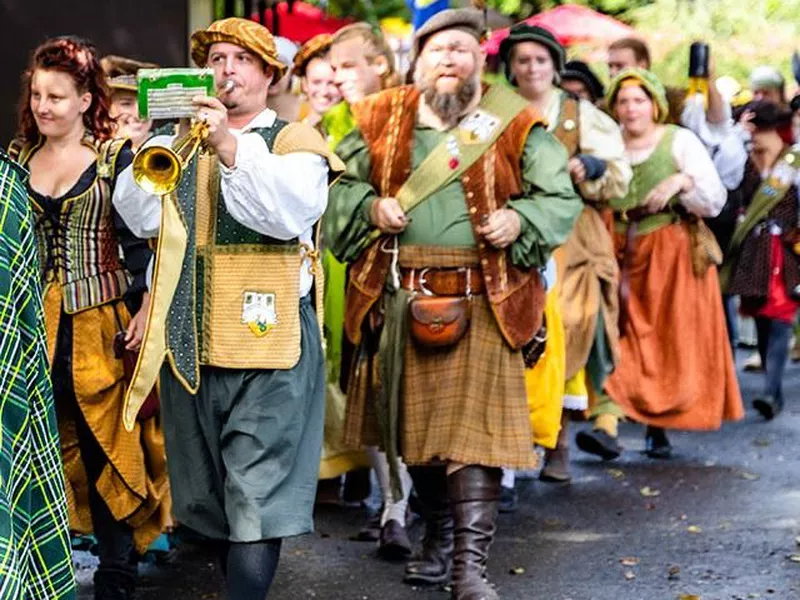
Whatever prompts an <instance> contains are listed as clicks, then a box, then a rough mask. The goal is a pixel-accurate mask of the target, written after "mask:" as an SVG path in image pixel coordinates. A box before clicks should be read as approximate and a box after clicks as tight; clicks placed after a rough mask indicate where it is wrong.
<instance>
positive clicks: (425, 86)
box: [419, 77, 478, 124]
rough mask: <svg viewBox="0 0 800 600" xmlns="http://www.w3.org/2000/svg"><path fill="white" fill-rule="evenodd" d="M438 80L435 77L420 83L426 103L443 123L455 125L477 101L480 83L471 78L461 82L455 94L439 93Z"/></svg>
mask: <svg viewBox="0 0 800 600" xmlns="http://www.w3.org/2000/svg"><path fill="white" fill-rule="evenodd" d="M436 80H437V78H435V77H434V78H432V79H423V80H422V81H420V82H419V86H420V87H421V91H422V94H423V97H424V98H425V103H426V104H427V105H428V107H429V108H430V109H431V110H432V111H433V113H434V114H435V115H436V116H437V117H439V119H441V121H442V123H448V124H454V123H455V122H456V121H457V120H458V119H459V117H461V115H463V114H464V111H466V109H467V107H469V105H470V104H471V103H472V101H473V100H474V99H475V93H476V92H477V90H478V81H477V80H476V79H475V78H474V77H470V78H469V79H464V80H462V81H460V82H459V84H458V88H457V89H456V91H455V92H438V91H437V90H436Z"/></svg>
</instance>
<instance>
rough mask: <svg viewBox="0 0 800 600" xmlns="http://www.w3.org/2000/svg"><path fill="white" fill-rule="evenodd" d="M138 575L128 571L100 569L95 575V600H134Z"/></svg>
mask: <svg viewBox="0 0 800 600" xmlns="http://www.w3.org/2000/svg"><path fill="white" fill-rule="evenodd" d="M135 592H136V575H135V574H133V573H132V572H131V571H130V570H127V569H112V568H103V567H99V568H98V569H97V571H96V572H95V574H94V600H133V598H134V597H135V596H134V594H135Z"/></svg>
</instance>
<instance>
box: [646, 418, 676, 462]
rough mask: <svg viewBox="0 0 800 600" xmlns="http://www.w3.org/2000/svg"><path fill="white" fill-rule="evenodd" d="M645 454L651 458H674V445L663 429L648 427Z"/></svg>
mask: <svg viewBox="0 0 800 600" xmlns="http://www.w3.org/2000/svg"><path fill="white" fill-rule="evenodd" d="M644 446H645V450H644V452H645V454H647V456H649V457H650V458H660V459H667V458H672V444H670V443H669V440H668V439H667V433H666V432H665V431H664V430H663V429H661V427H652V426H650V425H648V426H647V431H646V432H645V438H644Z"/></svg>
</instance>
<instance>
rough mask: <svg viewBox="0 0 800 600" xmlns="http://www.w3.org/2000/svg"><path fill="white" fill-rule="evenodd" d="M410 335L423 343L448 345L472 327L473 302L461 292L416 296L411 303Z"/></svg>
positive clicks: (432, 346)
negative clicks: (456, 293) (451, 294)
mask: <svg viewBox="0 0 800 600" xmlns="http://www.w3.org/2000/svg"><path fill="white" fill-rule="evenodd" d="M408 312H409V328H410V333H411V337H413V338H414V341H416V343H417V344H419V345H420V346H426V347H429V348H445V347H447V346H452V345H454V344H456V343H457V342H458V341H459V340H460V339H461V338H463V337H464V335H465V334H466V333H467V330H468V329H469V322H470V318H471V317H472V303H471V301H470V299H469V298H468V297H462V296H421V295H418V296H416V297H414V298H413V299H412V300H411V301H410V302H409V305H408Z"/></svg>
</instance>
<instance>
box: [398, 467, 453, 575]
mask: <svg viewBox="0 0 800 600" xmlns="http://www.w3.org/2000/svg"><path fill="white" fill-rule="evenodd" d="M408 472H409V474H410V475H411V479H412V480H413V481H414V490H415V491H416V493H417V498H418V499H419V502H420V504H421V505H422V510H423V517H424V518H425V537H424V538H423V539H422V549H421V551H420V552H419V554H418V555H416V556H415V557H414V558H413V559H412V560H410V561H409V562H408V564H407V565H406V574H405V577H404V578H403V581H404V582H405V583H407V584H409V585H439V584H442V583H447V582H448V581H450V570H451V568H452V565H453V512H452V511H451V510H450V501H449V500H448V498H447V471H446V469H445V467H444V466H435V467H409V468H408Z"/></svg>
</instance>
